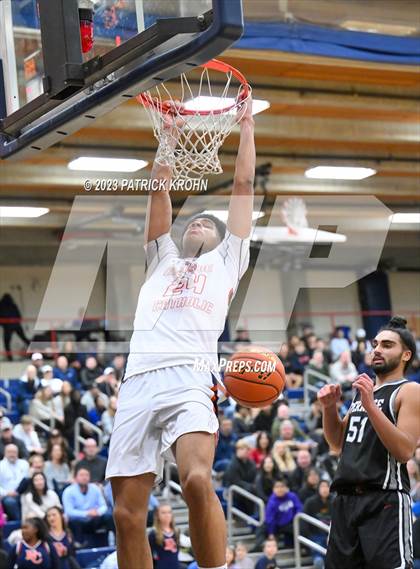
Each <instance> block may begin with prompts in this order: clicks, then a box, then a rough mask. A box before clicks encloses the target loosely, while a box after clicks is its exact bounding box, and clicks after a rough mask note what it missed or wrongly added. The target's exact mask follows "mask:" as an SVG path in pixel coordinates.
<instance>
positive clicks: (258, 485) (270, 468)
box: [255, 456, 280, 503]
mask: <svg viewBox="0 0 420 569" xmlns="http://www.w3.org/2000/svg"><path fill="white" fill-rule="evenodd" d="M279 478H280V472H279V469H278V468H277V465H276V463H275V462H274V460H273V459H272V457H271V456H266V457H265V458H264V460H263V461H262V464H261V467H260V468H259V470H258V474H257V477H256V479H255V493H256V495H257V496H258V497H259V498H261V499H262V500H264V502H265V503H267V502H268V499H269V497H270V496H271V494H272V492H273V486H274V482H275V481H276V480H278V479H279Z"/></svg>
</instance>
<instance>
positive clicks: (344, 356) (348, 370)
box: [330, 350, 358, 391]
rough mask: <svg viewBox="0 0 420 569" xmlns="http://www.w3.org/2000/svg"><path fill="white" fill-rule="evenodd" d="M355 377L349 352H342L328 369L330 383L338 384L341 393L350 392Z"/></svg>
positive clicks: (355, 371)
mask: <svg viewBox="0 0 420 569" xmlns="http://www.w3.org/2000/svg"><path fill="white" fill-rule="evenodd" d="M357 376H358V373H357V369H356V366H355V365H354V363H353V362H352V361H351V354H350V352H349V350H343V351H342V352H341V354H340V355H339V357H338V360H337V361H336V362H334V363H333V364H332V365H331V367H330V377H331V379H332V381H334V382H337V383H339V384H340V385H341V389H342V390H343V391H351V390H352V382H353V381H354V380H355V379H356V377H357Z"/></svg>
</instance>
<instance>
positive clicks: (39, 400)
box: [29, 387, 62, 425]
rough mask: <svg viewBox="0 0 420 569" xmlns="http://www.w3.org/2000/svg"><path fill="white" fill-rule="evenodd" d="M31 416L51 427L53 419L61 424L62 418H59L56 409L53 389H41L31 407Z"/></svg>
mask: <svg viewBox="0 0 420 569" xmlns="http://www.w3.org/2000/svg"><path fill="white" fill-rule="evenodd" d="M29 415H31V416H32V417H34V419H38V421H42V422H43V423H46V424H47V425H49V424H50V423H51V418H54V419H55V420H56V421H58V422H59V423H60V422H61V421H60V419H61V420H62V417H59V416H58V414H57V411H56V409H55V404H54V394H53V391H52V389H51V387H41V389H40V390H39V391H38V392H37V393H36V395H35V398H34V399H33V400H32V401H31V404H30V405H29Z"/></svg>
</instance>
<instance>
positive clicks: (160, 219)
mask: <svg viewBox="0 0 420 569" xmlns="http://www.w3.org/2000/svg"><path fill="white" fill-rule="evenodd" d="M171 176H172V169H171V167H170V166H163V165H162V164H159V163H158V162H155V163H154V164H153V169H152V174H151V178H152V179H155V180H162V188H164V189H162V188H159V189H156V190H154V191H153V190H152V191H151V192H150V195H149V199H148V202H147V212H146V226H145V229H144V242H145V243H146V244H147V243H149V241H153V240H154V239H157V238H158V237H160V236H161V235H163V234H164V233H169V231H170V229H171V225H172V204H171V198H170V195H169V187H170V183H171Z"/></svg>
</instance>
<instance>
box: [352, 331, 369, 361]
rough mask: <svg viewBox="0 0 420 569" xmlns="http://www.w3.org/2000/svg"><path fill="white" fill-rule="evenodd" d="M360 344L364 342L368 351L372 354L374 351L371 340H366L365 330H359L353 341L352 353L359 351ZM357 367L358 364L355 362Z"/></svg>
mask: <svg viewBox="0 0 420 569" xmlns="http://www.w3.org/2000/svg"><path fill="white" fill-rule="evenodd" d="M360 342H364V343H365V346H366V348H365V349H366V351H368V352H370V351H371V350H372V344H371V343H370V342H369V340H368V339H367V338H366V330H365V329H364V328H358V329H357V330H356V336H355V338H354V340H353V342H352V343H351V351H352V352H354V351H356V350H357V347H358V345H359V343H360ZM354 363H355V365H356V367H357V364H356V362H354Z"/></svg>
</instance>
